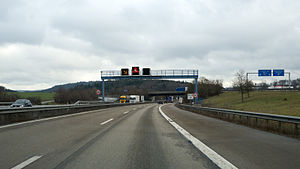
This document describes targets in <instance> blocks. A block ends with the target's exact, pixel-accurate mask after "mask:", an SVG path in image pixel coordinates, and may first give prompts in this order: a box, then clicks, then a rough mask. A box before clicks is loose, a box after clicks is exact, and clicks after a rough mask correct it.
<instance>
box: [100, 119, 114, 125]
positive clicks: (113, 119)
mask: <svg viewBox="0 0 300 169" xmlns="http://www.w3.org/2000/svg"><path fill="white" fill-rule="evenodd" d="M113 120H114V119H113V118H111V119H109V120H106V121H104V122H102V123H101V125H104V124H106V123H108V122H110V121H113Z"/></svg>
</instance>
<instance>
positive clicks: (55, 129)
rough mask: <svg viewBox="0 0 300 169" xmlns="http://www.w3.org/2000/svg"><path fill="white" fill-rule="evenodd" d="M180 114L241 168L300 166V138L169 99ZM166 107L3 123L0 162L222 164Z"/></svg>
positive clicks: (139, 166) (124, 167) (176, 168)
mask: <svg viewBox="0 0 300 169" xmlns="http://www.w3.org/2000/svg"><path fill="white" fill-rule="evenodd" d="M161 108H162V111H163V112H164V113H165V114H166V115H167V116H169V117H170V118H171V119H173V121H175V122H176V123H177V124H179V125H180V126H181V127H183V128H184V129H185V130H187V131H188V132H189V133H191V134H192V135H193V136H195V137H196V138H198V139H199V140H200V141H202V142H203V143H204V144H205V145H207V146H208V147H210V148H211V149H212V150H214V151H215V152H216V153H218V154H219V155H220V156H222V157H223V158H225V159H226V160H228V161H229V162H230V163H232V164H233V165H235V166H236V167H238V168H251V169H254V168H270V169H271V168H272V169H276V168H289V169H290V168H299V166H300V161H299V160H298V159H299V157H300V141H299V140H296V139H293V138H288V137H285V136H280V135H276V134H272V133H268V132H264V131H259V130H256V129H252V128H248V127H245V126H240V125H237V124H233V123H229V122H225V121H221V120H218V119H214V118H209V117H206V116H202V115H199V114H195V113H192V112H188V111H184V110H181V109H178V108H176V107H175V106H174V105H172V104H168V105H164V106H163V107H161ZM212 161H213V160H210V159H209V158H208V157H207V156H206V155H205V154H203V153H202V152H201V151H200V150H198V149H197V148H196V147H195V146H194V145H193V144H191V142H190V141H188V140H187V139H185V138H184V137H183V136H182V135H181V134H179V132H178V131H177V130H176V129H175V128H174V127H173V126H172V125H170V123H169V122H168V121H167V120H166V119H164V117H162V116H161V114H160V113H159V105H157V104H144V105H131V106H122V107H113V108H108V109H100V110H95V111H89V112H82V113H79V114H76V115H71V116H61V117H60V118H52V119H48V120H44V121H37V122H29V123H25V124H22V125H16V126H10V127H3V126H0V168H1V169H6V168H13V167H14V169H20V168H24V167H25V168H34V169H35V168H36V169H40V168H43V169H47V168H57V169H60V168H69V169H76V168H78V169H82V168H97V169H99V168H107V169H112V168H113V169H118V168H120V169H129V168H136V169H144V168H149V169H156V168H163V169H166V168H172V169H182V168H187V169H193V168H197V169H201V168H218V167H217V165H216V164H214V163H213V162H212Z"/></svg>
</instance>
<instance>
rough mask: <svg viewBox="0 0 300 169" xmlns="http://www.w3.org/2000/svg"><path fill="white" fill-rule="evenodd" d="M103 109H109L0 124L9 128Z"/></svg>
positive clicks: (0, 127)
mask: <svg viewBox="0 0 300 169" xmlns="http://www.w3.org/2000/svg"><path fill="white" fill-rule="evenodd" d="M103 110H107V109H100V110H92V111H87V112H82V113H73V114H67V115H61V116H55V117H48V118H43V119H37V120H30V121H24V122H20V123H13V124H8V125H5V126H0V129H2V128H7V127H13V126H19V125H22V124H29V123H34V122H40V121H47V120H53V119H59V118H65V117H71V116H78V115H83V114H88V113H93V112H95V111H103Z"/></svg>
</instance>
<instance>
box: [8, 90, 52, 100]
mask: <svg viewBox="0 0 300 169" xmlns="http://www.w3.org/2000/svg"><path fill="white" fill-rule="evenodd" d="M13 93H14V94H17V95H19V96H20V97H21V98H22V99H25V98H29V97H39V98H41V101H48V100H54V95H55V93H54V92H13Z"/></svg>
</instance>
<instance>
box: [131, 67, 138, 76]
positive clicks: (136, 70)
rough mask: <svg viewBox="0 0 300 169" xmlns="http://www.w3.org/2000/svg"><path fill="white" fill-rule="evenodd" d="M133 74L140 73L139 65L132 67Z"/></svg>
mask: <svg viewBox="0 0 300 169" xmlns="http://www.w3.org/2000/svg"><path fill="white" fill-rule="evenodd" d="M131 75H140V68H139V67H132V69H131Z"/></svg>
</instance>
